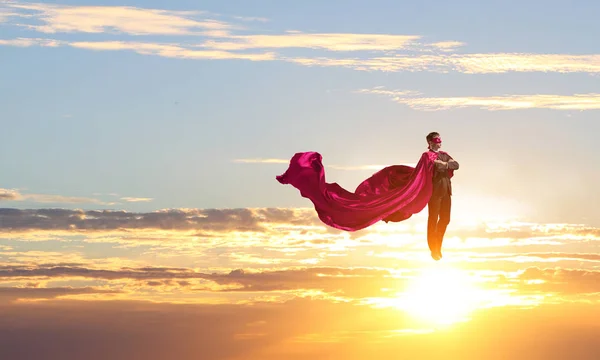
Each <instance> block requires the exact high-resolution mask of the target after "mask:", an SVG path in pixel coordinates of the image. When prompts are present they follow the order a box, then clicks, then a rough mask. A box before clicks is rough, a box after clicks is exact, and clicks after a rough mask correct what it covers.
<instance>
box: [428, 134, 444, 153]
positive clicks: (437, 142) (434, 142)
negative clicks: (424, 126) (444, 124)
mask: <svg viewBox="0 0 600 360" xmlns="http://www.w3.org/2000/svg"><path fill="white" fill-rule="evenodd" d="M429 147H430V148H431V150H438V149H439V148H441V147H442V138H441V137H439V136H436V137H434V138H433V139H431V141H430V142H429Z"/></svg>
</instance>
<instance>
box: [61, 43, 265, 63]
mask: <svg viewBox="0 0 600 360" xmlns="http://www.w3.org/2000/svg"><path fill="white" fill-rule="evenodd" d="M69 46H71V47H75V48H80V49H88V50H97V51H101V50H105V51H106V50H108V51H117V50H130V51H133V52H136V53H138V54H141V55H155V56H162V57H167V58H179V59H204V60H210V59H218V60H231V59H243V60H252V61H267V60H274V59H275V54H273V53H253V54H249V53H233V52H227V51H220V50H194V49H190V48H186V47H182V46H180V45H178V44H158V43H143V42H126V41H79V42H71V43H69Z"/></svg>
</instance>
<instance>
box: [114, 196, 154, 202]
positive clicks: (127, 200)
mask: <svg viewBox="0 0 600 360" xmlns="http://www.w3.org/2000/svg"><path fill="white" fill-rule="evenodd" d="M121 200H123V201H126V202H150V201H152V200H154V199H152V198H143V197H122V198H121Z"/></svg>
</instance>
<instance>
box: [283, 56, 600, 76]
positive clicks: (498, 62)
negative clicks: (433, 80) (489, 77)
mask: <svg viewBox="0 0 600 360" xmlns="http://www.w3.org/2000/svg"><path fill="white" fill-rule="evenodd" d="M284 60H285V61H288V62H292V63H296V64H300V65H304V66H321V67H345V68H349V69H353V70H360V71H383V72H401V71H408V72H419V71H429V72H439V73H448V72H458V73H465V74H500V73H508V72H544V73H546V72H556V73H590V74H599V73H600V55H569V54H522V53H487V54H448V55H416V56H408V55H395V56H379V57H366V58H357V57H353V58H351V57H346V58H343V57H338V58H328V57H286V58H284Z"/></svg>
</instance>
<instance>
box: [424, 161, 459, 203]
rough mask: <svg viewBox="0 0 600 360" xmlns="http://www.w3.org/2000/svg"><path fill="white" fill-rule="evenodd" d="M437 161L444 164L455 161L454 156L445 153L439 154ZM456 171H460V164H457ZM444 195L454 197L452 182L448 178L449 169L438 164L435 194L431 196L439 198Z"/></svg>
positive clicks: (434, 179) (434, 178) (435, 174)
mask: <svg viewBox="0 0 600 360" xmlns="http://www.w3.org/2000/svg"><path fill="white" fill-rule="evenodd" d="M430 151H431V150H430ZM437 159H438V160H441V161H443V162H448V161H450V160H453V159H452V156H450V155H449V154H448V153H446V152H443V151H440V152H438V158H437ZM455 169H458V163H457V164H456V168H455ZM444 195H449V196H452V181H451V180H450V176H448V168H447V167H446V166H445V165H443V164H436V166H435V170H434V173H433V193H432V194H431V196H432V197H433V196H436V197H437V196H444Z"/></svg>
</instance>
